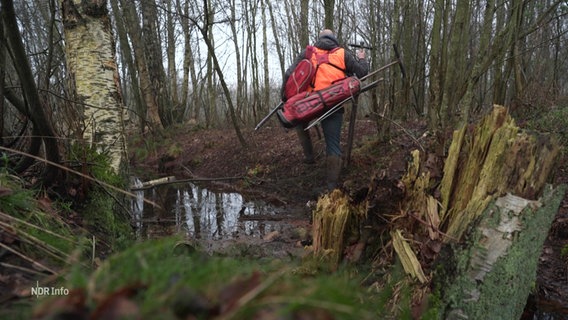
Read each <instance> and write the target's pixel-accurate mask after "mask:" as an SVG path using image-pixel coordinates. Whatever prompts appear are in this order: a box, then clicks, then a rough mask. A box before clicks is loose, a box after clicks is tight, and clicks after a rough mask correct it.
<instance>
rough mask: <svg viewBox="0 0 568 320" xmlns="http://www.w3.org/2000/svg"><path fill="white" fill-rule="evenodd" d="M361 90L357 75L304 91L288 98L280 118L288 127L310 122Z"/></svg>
mask: <svg viewBox="0 0 568 320" xmlns="http://www.w3.org/2000/svg"><path fill="white" fill-rule="evenodd" d="M360 90H361V81H360V80H359V79H357V77H349V78H345V79H342V80H339V81H337V82H335V83H334V84H332V85H331V86H329V87H327V88H325V89H322V90H319V91H314V92H311V93H309V94H307V93H305V92H302V93H299V94H297V95H295V96H293V97H292V98H290V99H288V100H287V101H286V103H285V104H284V106H283V107H282V108H281V109H280V110H278V112H277V115H278V119H279V120H280V122H281V123H282V125H283V126H284V127H286V128H292V127H295V126H297V125H298V124H300V123H308V122H310V121H312V120H314V119H316V118H317V117H319V116H321V115H322V114H324V113H325V112H326V111H327V110H329V109H331V108H333V107H334V106H335V105H336V104H338V103H340V102H342V101H344V100H345V99H348V98H350V97H353V96H354V95H356V94H357V93H359V91H360Z"/></svg>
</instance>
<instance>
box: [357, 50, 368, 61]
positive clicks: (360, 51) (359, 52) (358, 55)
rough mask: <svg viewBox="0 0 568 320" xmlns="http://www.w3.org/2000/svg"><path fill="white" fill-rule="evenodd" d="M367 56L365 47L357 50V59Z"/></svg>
mask: <svg viewBox="0 0 568 320" xmlns="http://www.w3.org/2000/svg"><path fill="white" fill-rule="evenodd" d="M365 56H366V53H365V49H359V50H357V59H359V60H364V59H365Z"/></svg>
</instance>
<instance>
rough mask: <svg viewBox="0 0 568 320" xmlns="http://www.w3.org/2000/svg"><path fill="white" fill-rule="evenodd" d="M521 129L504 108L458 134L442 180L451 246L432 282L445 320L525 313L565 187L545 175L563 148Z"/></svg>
mask: <svg viewBox="0 0 568 320" xmlns="http://www.w3.org/2000/svg"><path fill="white" fill-rule="evenodd" d="M559 150H560V148H559V146H558V144H557V143H556V142H555V140H554V139H552V138H551V137H549V136H546V135H537V134H530V133H528V132H525V131H522V130H520V129H519V128H518V127H517V126H516V125H515V123H514V121H513V119H512V118H511V117H510V116H509V115H508V114H507V111H506V109H505V108H504V107H502V106H495V107H494V109H493V111H492V112H491V113H490V114H489V115H487V116H486V117H485V118H484V119H483V120H482V121H481V122H480V123H479V124H478V125H477V126H473V127H472V126H469V127H464V128H462V129H461V130H457V131H456V132H455V133H454V139H453V141H452V144H451V146H450V149H449V154H448V157H447V160H446V163H445V166H444V176H443V178H442V182H441V184H440V194H441V208H440V221H441V225H440V228H441V230H442V231H443V232H445V234H446V235H447V236H446V237H443V239H444V242H446V243H448V244H449V248H450V249H449V250H447V254H444V255H443V259H440V260H443V266H442V268H440V269H441V270H444V271H443V272H441V273H438V274H436V275H435V276H434V280H433V283H434V284H435V285H436V286H437V287H438V288H439V289H440V292H441V293H442V299H441V300H442V305H443V307H442V308H443V317H444V318H447V319H482V318H492V319H519V318H520V316H521V314H522V312H523V307H524V306H525V304H526V300H527V297H528V295H529V293H530V291H531V289H532V286H533V284H534V282H535V279H536V268H537V265H538V259H539V256H540V253H541V251H542V245H543V243H544V240H545V238H546V235H547V234H548V230H549V228H550V226H551V224H552V220H553V219H554V216H555V215H556V212H557V211H558V207H559V205H560V201H561V200H562V198H563V197H564V192H565V187H564V186H561V187H557V188H553V187H551V186H550V185H547V180H548V177H549V175H550V173H551V172H552V170H553V168H554V163H555V161H556V159H557V156H558V154H559Z"/></svg>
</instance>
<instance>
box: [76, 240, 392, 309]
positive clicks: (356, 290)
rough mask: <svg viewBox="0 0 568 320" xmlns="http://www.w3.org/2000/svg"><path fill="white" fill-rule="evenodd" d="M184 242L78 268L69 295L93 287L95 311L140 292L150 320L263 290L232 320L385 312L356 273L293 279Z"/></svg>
mask: <svg viewBox="0 0 568 320" xmlns="http://www.w3.org/2000/svg"><path fill="white" fill-rule="evenodd" d="M179 241H180V239H178V238H174V237H172V238H164V239H159V240H152V241H145V242H142V243H138V244H136V245H134V246H132V247H130V248H128V249H127V250H125V251H123V252H120V253H117V254H115V255H112V256H111V257H109V258H108V259H107V260H106V261H104V263H103V264H102V265H101V266H100V267H99V268H98V269H97V270H96V271H95V273H93V274H91V275H89V274H88V272H85V270H80V269H78V268H77V269H75V270H74V272H72V273H71V275H70V277H69V280H70V282H69V285H68V287H74V288H76V287H84V286H85V285H86V284H89V285H90V286H89V289H90V293H91V295H92V296H90V297H89V306H90V307H91V308H96V302H94V300H93V299H92V298H93V297H94V296H98V297H101V296H103V297H104V296H107V295H109V294H111V293H112V292H115V291H116V290H120V289H122V288H125V287H133V286H137V285H141V286H142V287H143V289H142V290H141V291H140V292H139V294H138V295H136V296H135V298H134V301H135V303H136V304H137V305H138V306H140V308H141V313H142V317H141V318H143V319H151V318H153V317H158V316H159V318H160V319H176V318H177V317H178V315H179V313H183V312H191V310H193V311H194V312H195V310H194V309H192V308H194V307H195V306H194V305H193V304H192V301H200V300H203V301H205V303H206V304H207V305H208V306H209V307H211V308H214V307H216V306H221V307H223V306H226V304H227V303H229V302H230V300H231V299H235V301H236V298H237V297H235V296H231V295H230V294H229V298H227V296H224V295H226V294H227V292H228V291H231V290H235V292H233V294H236V295H237V296H238V297H241V296H242V294H245V293H250V292H252V291H251V290H258V292H257V293H256V294H254V295H252V297H251V299H250V300H246V303H243V304H242V305H240V306H239V307H238V308H237V309H236V310H234V312H235V313H234V314H233V316H232V317H230V318H231V319H251V318H253V317H254V316H255V315H256V316H258V315H259V314H262V313H263V312H265V314H266V312H268V314H273V315H281V316H284V317H285V318H287V317H290V316H292V317H294V315H300V314H302V315H304V316H307V317H308V318H313V317H314V316H316V315H323V314H328V315H333V317H334V318H335V319H377V318H378V317H380V314H381V313H382V312H383V311H382V310H384V305H380V304H378V303H377V300H376V297H377V295H378V293H372V292H370V291H369V290H368V289H367V288H365V287H362V286H361V285H360V283H361V276H360V275H359V274H358V273H357V272H354V271H353V270H351V269H341V270H339V271H338V272H336V273H333V274H330V273H321V274H318V275H317V276H308V277H306V276H304V275H302V274H297V273H295V272H293V270H294V265H297V263H300V262H290V261H285V262H283V261H281V260H270V259H260V260H259V259H243V258H231V257H220V256H210V255H206V254H204V253H201V252H199V251H197V250H196V251H194V250H178V249H179V246H177V247H176V244H178V243H179ZM176 248H177V249H176ZM401 276H403V275H401ZM255 279H256V280H255ZM249 285H250V286H251V287H250V288H249V289H245V288H246V287H247V286H249ZM188 310H189V311H188ZM176 314H177V315H176ZM225 315H226V314H225ZM185 317H187V315H185Z"/></svg>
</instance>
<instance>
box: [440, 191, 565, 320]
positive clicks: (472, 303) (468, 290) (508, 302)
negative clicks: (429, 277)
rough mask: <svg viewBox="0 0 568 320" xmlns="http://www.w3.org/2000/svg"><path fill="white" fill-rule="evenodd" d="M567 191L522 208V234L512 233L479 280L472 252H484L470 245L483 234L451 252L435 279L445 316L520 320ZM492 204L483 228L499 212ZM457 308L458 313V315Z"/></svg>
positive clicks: (546, 196) (473, 236)
mask: <svg viewBox="0 0 568 320" xmlns="http://www.w3.org/2000/svg"><path fill="white" fill-rule="evenodd" d="M564 191H565V187H564V186H561V187H558V188H556V189H554V190H550V189H549V190H547V193H546V194H545V195H544V197H543V200H542V203H543V206H542V207H540V208H539V209H538V210H535V211H530V210H527V209H525V210H524V211H523V212H522V213H521V214H520V215H519V217H520V220H521V221H520V222H521V226H522V228H523V229H522V231H520V232H517V233H514V234H513V239H512V240H513V241H512V242H511V246H510V247H508V248H507V252H506V254H505V255H503V256H502V257H500V258H498V259H497V260H496V261H495V263H493V265H492V267H491V271H490V272H488V273H486V274H485V276H484V277H483V280H482V281H479V280H475V274H476V273H477V270H479V269H480V268H479V266H472V261H471V257H472V256H473V255H474V252H476V254H477V255H478V256H479V255H480V254H481V255H484V251H483V250H484V249H482V248H478V247H474V245H473V244H477V243H479V240H480V239H482V237H483V235H482V234H481V231H480V230H479V229H477V228H476V229H474V231H475V232H474V233H472V234H471V236H470V238H469V239H468V240H467V241H466V243H465V244H463V245H462V247H461V248H454V253H455V254H454V256H453V261H447V263H445V265H446V266H447V267H448V268H451V267H455V269H453V270H448V269H446V270H445V272H444V273H440V274H438V275H437V277H436V280H434V283H436V282H437V283H438V284H439V287H440V289H441V292H442V296H443V300H444V303H445V309H446V312H448V311H450V310H451V312H453V313H450V314H446V316H447V317H450V318H454V317H457V318H459V317H460V314H459V313H460V312H461V313H463V315H466V316H467V317H468V318H469V319H486V318H491V319H518V318H519V317H520V315H521V313H522V311H523V307H524V305H525V303H526V298H527V296H528V294H529V293H530V291H531V290H532V289H533V286H534V281H535V278H536V270H537V266H538V257H539V256H540V252H541V250H542V244H543V243H544V240H545V237H546V235H547V232H546V231H547V230H548V229H549V228H550V225H551V223H552V219H553V218H554V216H555V213H556V211H557V210H558V206H559V204H560V201H561V199H562V198H563V196H564ZM498 211H499V209H497V208H496V207H495V206H494V205H493V204H492V205H490V206H489V208H488V209H487V210H486V211H485V214H484V216H482V217H481V219H484V225H486V226H488V225H495V221H494V216H495V215H496V214H492V213H495V212H498ZM458 310H460V311H459V312H458Z"/></svg>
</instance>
